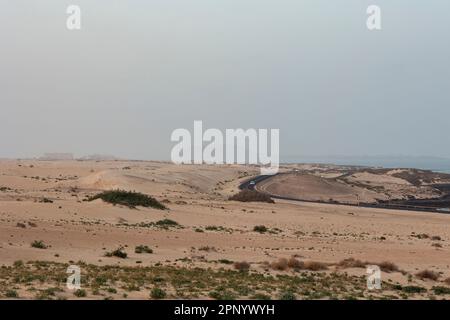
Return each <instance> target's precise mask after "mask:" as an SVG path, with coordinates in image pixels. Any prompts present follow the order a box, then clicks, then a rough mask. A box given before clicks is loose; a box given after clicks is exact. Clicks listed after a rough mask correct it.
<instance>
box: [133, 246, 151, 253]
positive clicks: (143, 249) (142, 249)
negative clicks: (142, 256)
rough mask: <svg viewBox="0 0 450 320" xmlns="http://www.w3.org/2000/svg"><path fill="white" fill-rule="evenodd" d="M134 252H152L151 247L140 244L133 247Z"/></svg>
mask: <svg viewBox="0 0 450 320" xmlns="http://www.w3.org/2000/svg"><path fill="white" fill-rule="evenodd" d="M134 252H135V253H153V249H151V248H149V247H148V246H144V245H140V246H137V247H136V248H134Z"/></svg>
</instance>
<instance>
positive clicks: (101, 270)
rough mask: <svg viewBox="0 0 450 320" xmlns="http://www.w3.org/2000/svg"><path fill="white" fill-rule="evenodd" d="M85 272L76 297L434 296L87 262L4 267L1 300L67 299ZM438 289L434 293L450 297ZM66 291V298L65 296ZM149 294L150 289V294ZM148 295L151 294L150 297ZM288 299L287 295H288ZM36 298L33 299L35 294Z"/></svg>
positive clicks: (305, 278) (395, 288) (345, 277)
mask: <svg viewBox="0 0 450 320" xmlns="http://www.w3.org/2000/svg"><path fill="white" fill-rule="evenodd" d="M72 263H73V264H76V265H79V266H80V267H81V268H82V270H83V277H82V285H83V290H84V292H82V291H81V292H77V293H76V294H75V295H74V293H70V296H71V298H75V297H80V298H83V297H84V296H85V295H86V296H88V297H89V298H92V299H103V298H108V297H110V296H109V295H110V294H117V295H119V296H121V297H124V298H127V297H128V298H130V299H136V298H142V292H143V291H144V290H149V291H150V292H149V294H150V298H153V299H163V298H169V299H204V298H206V297H211V298H214V299H256V298H258V299H262V298H264V299H268V298H272V299H280V298H283V299H292V298H294V297H295V298H296V299H349V298H352V299H385V298H388V299H392V297H393V293H394V294H397V295H395V297H396V298H399V299H408V298H413V299H416V298H417V297H418V295H421V296H423V297H425V298H426V297H428V291H427V289H425V288H423V287H419V286H414V285H411V286H405V287H401V286H399V285H394V284H391V283H389V282H387V281H383V283H382V287H383V290H380V291H373V290H369V289H368V288H367V280H366V277H365V276H362V277H361V276H356V275H349V274H347V273H345V272H344V273H337V272H332V273H328V272H316V271H302V272H295V273H289V274H279V275H269V274H265V273H262V272H257V270H255V272H242V271H240V270H232V269H229V268H227V269H225V268H221V269H218V270H215V269H213V268H198V267H179V266H173V265H162V264H156V265H153V266H143V265H141V266H135V267H132V266H121V265H117V264H114V265H93V264H87V263H84V262H82V261H78V262H74V261H71V262H70V263H57V262H48V261H30V262H23V263H20V267H14V266H12V265H11V266H8V265H6V266H5V265H4V266H2V267H1V268H0V279H2V281H0V298H8V297H10V298H14V296H15V295H16V294H15V293H13V292H8V291H9V290H12V289H14V290H17V291H16V293H17V292H19V290H27V292H29V294H31V295H33V294H34V298H37V299H60V298H62V299H64V298H66V297H67V293H69V292H68V291H67V288H66V279H67V273H66V271H67V267H68V266H69V264H72ZM444 291H445V290H444V289H442V288H439V287H436V288H435V290H434V289H433V290H430V293H432V292H436V294H441V292H442V294H445V293H444ZM63 292H65V293H66V294H64V295H60V294H61V293H63ZM147 292H148V291H147ZM147 296H148V295H147ZM282 296H283V297H282ZM32 297H33V296H32Z"/></svg>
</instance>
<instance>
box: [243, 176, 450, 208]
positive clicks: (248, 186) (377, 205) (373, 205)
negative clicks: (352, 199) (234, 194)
mask: <svg viewBox="0 0 450 320" xmlns="http://www.w3.org/2000/svg"><path fill="white" fill-rule="evenodd" d="M289 173H292V172H283V173H277V174H276V175H281V174H289ZM276 175H271V176H268V175H260V176H256V177H253V178H251V179H248V180H246V181H244V182H243V183H241V184H240V185H239V189H240V190H244V189H249V190H256V191H258V192H261V193H265V194H267V195H269V196H270V197H271V198H274V199H280V200H289V201H294V202H310V203H320V204H330V205H342V206H351V207H363V208H378V209H390V210H406V211H425V212H437V213H444V214H449V213H450V212H446V211H444V210H442V209H439V208H433V207H421V206H413V205H402V204H388V203H386V204H383V203H359V204H353V203H340V202H333V203H330V202H325V201H318V200H317V201H314V200H304V199H298V198H291V197H285V196H281V195H277V194H272V193H270V192H267V190H266V188H267V187H266V188H264V189H263V190H261V189H259V188H258V183H260V182H262V181H264V180H267V179H270V178H272V177H274V176H276ZM251 182H254V184H251Z"/></svg>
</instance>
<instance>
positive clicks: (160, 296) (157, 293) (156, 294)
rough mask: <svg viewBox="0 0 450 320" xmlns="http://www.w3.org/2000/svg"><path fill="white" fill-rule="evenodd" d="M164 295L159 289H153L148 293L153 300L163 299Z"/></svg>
mask: <svg viewBox="0 0 450 320" xmlns="http://www.w3.org/2000/svg"><path fill="white" fill-rule="evenodd" d="M166 295H167V294H166V292H165V291H164V290H163V289H161V288H153V289H152V291H151V292H150V297H152V298H153V299H164V298H165V297H166Z"/></svg>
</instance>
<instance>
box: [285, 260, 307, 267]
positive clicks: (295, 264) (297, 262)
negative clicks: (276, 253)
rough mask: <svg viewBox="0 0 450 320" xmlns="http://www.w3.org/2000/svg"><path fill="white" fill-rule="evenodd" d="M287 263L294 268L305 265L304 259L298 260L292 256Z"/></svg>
mask: <svg viewBox="0 0 450 320" xmlns="http://www.w3.org/2000/svg"><path fill="white" fill-rule="evenodd" d="M287 265H288V267H289V268H292V269H303V268H304V266H305V264H304V263H303V262H302V261H300V260H297V259H295V258H294V257H292V258H290V259H289V260H288V262H287Z"/></svg>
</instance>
